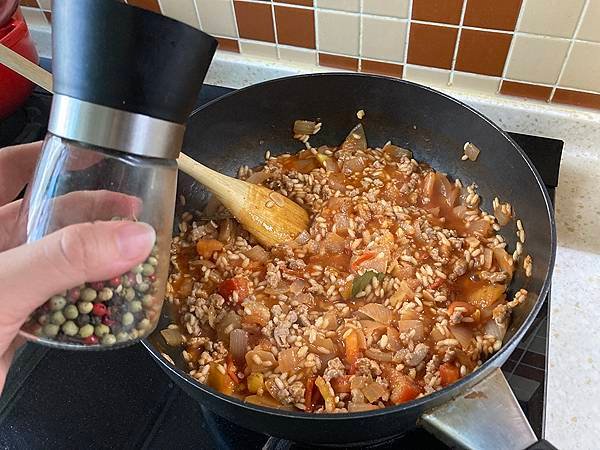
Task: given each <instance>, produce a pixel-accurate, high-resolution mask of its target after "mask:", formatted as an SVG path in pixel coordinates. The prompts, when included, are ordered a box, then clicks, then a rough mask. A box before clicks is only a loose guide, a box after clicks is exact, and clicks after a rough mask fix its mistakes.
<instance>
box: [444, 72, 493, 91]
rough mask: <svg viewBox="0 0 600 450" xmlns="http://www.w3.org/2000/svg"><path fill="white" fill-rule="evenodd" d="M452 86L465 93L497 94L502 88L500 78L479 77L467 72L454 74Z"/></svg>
mask: <svg viewBox="0 0 600 450" xmlns="http://www.w3.org/2000/svg"><path fill="white" fill-rule="evenodd" d="M452 86H453V87H455V88H456V89H462V90H465V91H475V92H483V93H485V94H495V93H497V92H498V87H499V86H500V78H496V77H488V76H485V75H477V74H474V73H467V72H454V79H453V81H452Z"/></svg>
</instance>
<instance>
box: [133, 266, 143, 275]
mask: <svg viewBox="0 0 600 450" xmlns="http://www.w3.org/2000/svg"><path fill="white" fill-rule="evenodd" d="M143 270H144V266H143V265H142V264H138V265H137V266H135V267H134V268H133V269H131V271H132V272H133V273H134V274H138V273H142V271H143Z"/></svg>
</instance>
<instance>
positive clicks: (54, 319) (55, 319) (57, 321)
mask: <svg viewBox="0 0 600 450" xmlns="http://www.w3.org/2000/svg"><path fill="white" fill-rule="evenodd" d="M66 320H67V319H65V315H64V314H63V313H62V311H54V312H53V313H52V315H51V316H50V322H51V323H53V324H54V325H62V324H63V323H65V321H66Z"/></svg>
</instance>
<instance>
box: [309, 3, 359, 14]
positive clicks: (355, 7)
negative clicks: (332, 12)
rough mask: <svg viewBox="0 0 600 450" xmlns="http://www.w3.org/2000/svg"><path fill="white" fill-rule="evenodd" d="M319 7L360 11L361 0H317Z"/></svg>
mask: <svg viewBox="0 0 600 450" xmlns="http://www.w3.org/2000/svg"><path fill="white" fill-rule="evenodd" d="M315 3H316V6H317V7H318V8H327V9H339V10H340V11H351V12H359V11H360V0H315Z"/></svg>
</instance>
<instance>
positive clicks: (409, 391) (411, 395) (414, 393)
mask: <svg viewBox="0 0 600 450" xmlns="http://www.w3.org/2000/svg"><path fill="white" fill-rule="evenodd" d="M401 377H402V378H400V379H398V380H397V382H396V383H395V384H394V388H393V389H392V394H391V395H390V401H391V402H392V403H394V404H395V405H398V404H400V403H404V402H408V401H410V400H414V399H415V398H417V397H418V395H419V394H420V393H421V389H420V388H419V386H418V385H417V383H415V382H414V380H413V379H412V378H410V377H408V376H406V375H401Z"/></svg>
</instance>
